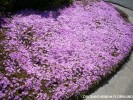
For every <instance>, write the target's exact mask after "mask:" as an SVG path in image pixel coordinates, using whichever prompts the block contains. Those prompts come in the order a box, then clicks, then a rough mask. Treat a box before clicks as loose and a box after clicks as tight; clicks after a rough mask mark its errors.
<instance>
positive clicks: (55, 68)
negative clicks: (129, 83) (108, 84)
mask: <svg viewBox="0 0 133 100" xmlns="http://www.w3.org/2000/svg"><path fill="white" fill-rule="evenodd" d="M11 17H12V18H5V20H6V24H3V25H2V26H3V28H2V29H1V30H0V32H1V33H0V36H1V38H0V99H2V100H4V99H6V100H7V99H8V100H64V99H68V98H69V97H71V96H72V95H74V94H78V93H80V92H81V91H85V90H88V89H90V88H91V87H92V86H93V85H94V84H95V83H97V82H99V81H100V80H101V79H102V78H104V77H106V76H107V75H108V74H110V73H112V70H113V69H115V68H117V65H118V64H119V63H120V62H121V61H122V60H123V59H124V58H126V57H127V55H128V54H129V52H130V51H131V49H132V46H133V25H132V24H130V23H128V22H126V21H125V20H124V19H123V18H122V17H121V16H120V14H119V13H118V11H117V10H116V9H115V7H113V6H112V5H111V4H108V3H105V2H104V1H102V0H88V3H87V4H86V5H84V3H82V2H81V1H75V2H74V3H73V4H72V5H71V6H69V7H64V8H62V9H59V10H58V11H33V10H23V11H20V12H19V13H18V14H15V15H12V16H11Z"/></svg>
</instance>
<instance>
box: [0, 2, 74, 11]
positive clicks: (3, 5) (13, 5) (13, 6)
mask: <svg viewBox="0 0 133 100" xmlns="http://www.w3.org/2000/svg"><path fill="white" fill-rule="evenodd" d="M71 2H72V0H0V12H1V13H2V12H12V11H17V10H20V9H25V8H32V9H40V10H42V9H45V10H48V9H55V8H58V7H60V6H62V5H69V4H70V3H71Z"/></svg>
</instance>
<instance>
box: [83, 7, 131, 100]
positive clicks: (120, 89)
mask: <svg viewBox="0 0 133 100" xmlns="http://www.w3.org/2000/svg"><path fill="white" fill-rule="evenodd" d="M115 6H116V7H117V8H119V9H121V10H123V11H124V12H125V13H126V14H127V15H128V16H129V20H130V21H131V22H132V23H133V11H131V10H129V9H125V8H123V7H121V6H118V5H115ZM93 95H133V53H132V55H131V56H130V60H129V61H128V62H127V63H126V64H125V65H124V66H123V67H122V69H121V70H120V71H119V72H118V73H117V74H115V75H114V76H113V77H112V78H111V79H110V80H109V81H108V84H105V85H103V86H102V87H99V88H98V89H97V90H96V91H95V92H94V93H92V94H91V96H93ZM85 100H133V98H132V99H107V98H106V99H89V98H86V99H85Z"/></svg>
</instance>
